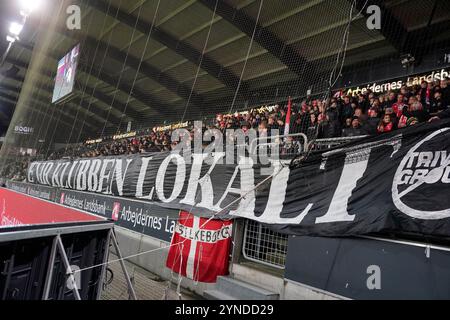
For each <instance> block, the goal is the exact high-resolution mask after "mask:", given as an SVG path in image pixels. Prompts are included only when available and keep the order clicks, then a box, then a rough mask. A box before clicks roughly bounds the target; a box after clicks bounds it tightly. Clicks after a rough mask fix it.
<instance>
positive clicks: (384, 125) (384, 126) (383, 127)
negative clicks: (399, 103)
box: [377, 114, 394, 133]
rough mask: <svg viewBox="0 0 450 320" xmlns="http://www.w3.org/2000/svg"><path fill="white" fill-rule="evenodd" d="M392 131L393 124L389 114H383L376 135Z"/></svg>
mask: <svg viewBox="0 0 450 320" xmlns="http://www.w3.org/2000/svg"><path fill="white" fill-rule="evenodd" d="M393 130H394V123H393V122H392V118H391V115H390V114H385V115H384V117H383V120H382V121H381V122H380V124H379V125H378V128H377V131H378V133H388V132H391V131H393Z"/></svg>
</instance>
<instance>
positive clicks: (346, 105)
mask: <svg viewBox="0 0 450 320" xmlns="http://www.w3.org/2000/svg"><path fill="white" fill-rule="evenodd" d="M340 109H341V111H338V112H339V113H340V120H341V122H344V121H345V119H347V118H351V117H352V116H353V106H352V103H351V102H350V97H349V96H345V97H344V101H343V103H342V106H341V108H340Z"/></svg>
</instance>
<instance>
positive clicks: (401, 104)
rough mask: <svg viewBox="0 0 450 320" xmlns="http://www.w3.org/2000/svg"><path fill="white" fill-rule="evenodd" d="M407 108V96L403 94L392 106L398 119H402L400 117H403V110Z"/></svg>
mask: <svg viewBox="0 0 450 320" xmlns="http://www.w3.org/2000/svg"><path fill="white" fill-rule="evenodd" d="M407 106H408V105H407V104H406V103H405V96H404V95H403V94H399V95H398V96H397V101H396V102H395V103H394V104H392V109H393V110H394V113H395V115H396V117H397V118H399V119H400V117H401V116H402V115H403V109H404V108H405V107H407Z"/></svg>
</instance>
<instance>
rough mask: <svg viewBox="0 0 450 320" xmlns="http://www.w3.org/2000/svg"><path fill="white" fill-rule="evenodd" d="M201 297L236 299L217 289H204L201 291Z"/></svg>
mask: <svg viewBox="0 0 450 320" xmlns="http://www.w3.org/2000/svg"><path fill="white" fill-rule="evenodd" d="M203 297H204V298H205V299H207V300H237V299H236V298H235V297H232V296H229V295H227V294H225V293H223V292H220V291H217V290H206V291H204V292H203Z"/></svg>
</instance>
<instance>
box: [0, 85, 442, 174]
mask: <svg viewBox="0 0 450 320" xmlns="http://www.w3.org/2000/svg"><path fill="white" fill-rule="evenodd" d="M449 112H450V80H449V79H445V80H442V81H435V82H431V83H428V82H426V81H423V82H422V83H421V85H420V86H414V87H406V86H404V87H402V88H401V89H400V90H398V91H389V92H387V93H382V94H375V93H374V92H372V91H370V90H367V91H366V92H365V93H361V94H358V95H357V96H350V95H345V94H341V93H337V94H336V95H334V96H333V97H332V98H331V99H328V100H327V101H324V100H321V99H307V100H304V101H302V102H301V103H293V104H292V107H291V117H290V131H289V132H290V133H291V134H296V133H304V134H306V135H307V137H308V138H312V137H317V138H318V139H327V138H337V137H355V136H366V135H376V134H382V133H387V132H391V131H394V130H397V129H401V128H405V127H410V126H413V125H415V124H417V123H421V122H426V121H429V120H430V119H431V120H433V119H434V118H436V117H439V115H445V116H446V117H448V116H449V115H448V114H449ZM287 113H288V107H287V105H286V106H284V107H281V106H278V105H277V106H274V107H272V108H259V109H253V110H251V111H249V112H240V113H234V114H230V115H222V114H219V115H217V117H216V119H215V120H214V121H213V122H212V123H210V124H209V125H205V126H204V128H203V129H219V130H222V131H224V130H226V129H242V130H243V131H244V132H245V131H247V130H249V129H251V128H252V129H255V130H257V132H258V133H259V134H260V135H261V134H265V135H268V136H269V135H270V134H271V132H272V130H274V129H275V130H276V129H278V130H279V132H280V134H283V132H284V128H285V125H286V119H287ZM191 135H193V129H191ZM175 144H176V143H173V142H172V141H171V131H170V130H167V131H157V130H153V131H150V132H148V133H147V134H146V135H143V136H140V137H133V138H127V139H122V140H116V141H105V142H101V143H94V144H81V145H77V146H73V147H71V148H65V149H62V150H59V151H57V152H54V153H53V154H51V155H50V157H49V159H52V160H54V159H61V158H65V157H70V158H87V157H99V156H113V155H115V156H117V155H130V154H138V153H146V152H162V151H170V150H171V149H172V148H173V147H174V145H175ZM28 160H29V159H27V161H28ZM24 163H26V162H24ZM6 170H7V171H8V170H9V171H8V172H5V168H4V170H3V172H2V174H3V176H7V177H10V178H18V179H20V178H23V174H22V173H23V172H24V171H25V170H26V165H25V164H24V165H21V166H18V165H15V166H14V168H7V169H6Z"/></svg>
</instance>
